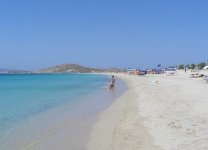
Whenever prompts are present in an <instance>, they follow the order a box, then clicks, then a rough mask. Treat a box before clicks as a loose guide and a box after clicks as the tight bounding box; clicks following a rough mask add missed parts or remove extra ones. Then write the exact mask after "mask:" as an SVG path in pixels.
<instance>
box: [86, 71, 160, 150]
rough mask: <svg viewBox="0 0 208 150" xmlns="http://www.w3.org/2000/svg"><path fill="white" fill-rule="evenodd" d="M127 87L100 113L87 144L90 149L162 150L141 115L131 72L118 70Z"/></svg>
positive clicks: (117, 76)
mask: <svg viewBox="0 0 208 150" xmlns="http://www.w3.org/2000/svg"><path fill="white" fill-rule="evenodd" d="M115 76H116V78H120V79H122V80H123V81H124V82H125V83H126V85H127V90H126V91H125V92H124V93H123V94H122V95H121V96H120V97H118V98H117V99H116V100H115V101H114V102H113V103H112V104H111V105H110V106H109V107H108V108H107V109H106V110H104V111H103V112H102V113H101V114H100V115H99V116H98V121H97V122H96V123H95V125H94V127H93V129H92V131H91V134H90V138H89V141H88V144H87V149H88V150H98V149H99V150H126V149H129V150H136V149H146V150H160V148H159V147H157V146H155V145H154V144H153V142H152V137H151V135H150V134H149V133H148V131H147V130H148V129H147V128H146V127H144V125H143V123H142V122H143V121H142V118H139V117H138V99H137V98H138V95H137V91H136V90H135V88H134V83H133V82H132V80H131V79H129V77H130V78H131V76H128V75H123V74H115Z"/></svg>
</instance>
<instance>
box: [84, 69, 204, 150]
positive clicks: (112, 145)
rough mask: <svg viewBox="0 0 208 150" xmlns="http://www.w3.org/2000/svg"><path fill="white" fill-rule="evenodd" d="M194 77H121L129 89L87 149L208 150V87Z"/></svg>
mask: <svg viewBox="0 0 208 150" xmlns="http://www.w3.org/2000/svg"><path fill="white" fill-rule="evenodd" d="M202 73H203V72H202ZM206 73H207V72H206ZM190 74H191V72H188V73H184V72H182V71H177V73H176V74H175V75H173V76H168V75H166V74H162V75H146V76H134V75H132V76H130V75H122V74H118V75H116V77H117V78H121V79H122V80H124V81H125V83H126V84H127V87H128V89H127V91H126V92H125V93H124V94H123V95H122V96H120V97H119V98H117V99H116V100H115V101H114V102H113V103H112V104H111V105H110V106H109V107H108V108H107V109H106V110H104V111H103V112H102V113H101V114H100V115H99V117H98V120H97V122H96V124H95V125H94V126H93V129H92V131H91V134H90V138H89V141H88V144H87V149H88V150H98V149H99V150H106V149H107V150H127V149H128V150H137V149H141V150H179V149H183V150H196V149H198V150H205V149H208V147H207V139H208V129H207V126H208V111H207V107H206V106H207V105H208V102H207V98H208V94H207V91H208V86H207V84H206V83H205V81H203V80H202V78H190Z"/></svg>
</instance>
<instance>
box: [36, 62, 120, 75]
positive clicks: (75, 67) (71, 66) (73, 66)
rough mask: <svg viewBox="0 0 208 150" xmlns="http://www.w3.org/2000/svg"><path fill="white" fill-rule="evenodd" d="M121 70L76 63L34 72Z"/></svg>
mask: <svg viewBox="0 0 208 150" xmlns="http://www.w3.org/2000/svg"><path fill="white" fill-rule="evenodd" d="M120 71H121V70H119V69H116V68H110V69H97V68H89V67H84V66H81V65H77V64H63V65H57V66H54V67H49V68H44V69H40V70H37V71H35V72H34V73H64V72H71V73H101V72H120Z"/></svg>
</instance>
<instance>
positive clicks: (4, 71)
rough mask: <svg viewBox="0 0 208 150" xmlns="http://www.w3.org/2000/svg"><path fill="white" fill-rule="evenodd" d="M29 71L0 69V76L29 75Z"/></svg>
mask: <svg viewBox="0 0 208 150" xmlns="http://www.w3.org/2000/svg"><path fill="white" fill-rule="evenodd" d="M29 73H31V71H24V70H15V69H0V74H29Z"/></svg>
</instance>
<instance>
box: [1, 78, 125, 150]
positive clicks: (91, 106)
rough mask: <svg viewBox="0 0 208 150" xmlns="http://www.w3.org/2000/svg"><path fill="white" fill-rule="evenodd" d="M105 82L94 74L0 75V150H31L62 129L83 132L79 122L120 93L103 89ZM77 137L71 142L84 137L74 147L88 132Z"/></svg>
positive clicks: (101, 108) (86, 118)
mask: <svg viewBox="0 0 208 150" xmlns="http://www.w3.org/2000/svg"><path fill="white" fill-rule="evenodd" d="M108 78H109V77H108V76H105V75H93V74H44V75H0V149H1V150H10V149H11V150H19V149H33V147H35V146H40V145H41V144H42V143H43V141H46V140H47V139H49V138H50V137H52V135H55V134H56V133H58V132H59V131H61V130H62V129H63V128H65V127H69V126H71V129H69V130H71V131H72V129H73V130H74V131H76V130H77V129H78V128H76V126H79V129H80V128H82V127H81V126H80V122H83V120H92V119H88V118H90V117H91V116H93V115H94V114H96V113H98V112H100V111H101V110H103V109H104V108H105V107H107V106H108V105H109V104H110V103H111V102H112V100H113V99H115V97H116V96H118V95H119V94H120V93H121V91H122V90H119V88H117V90H115V91H112V92H109V91H108V90H106V89H105V88H104V87H105V86H106V83H107V81H108ZM118 84H120V87H122V86H121V85H122V83H119V82H118ZM121 89H124V88H121ZM90 122H92V121H90ZM90 124H92V123H90ZM89 129H90V128H87V129H86V130H89ZM71 131H70V133H71ZM77 131H78V130H77ZM83 131H85V129H84V130H83ZM76 133H77V132H76ZM79 134H80V136H79V135H76V136H73V134H72V135H70V138H71V139H72V140H73V137H76V138H79V137H85V138H83V141H81V140H80V143H79V142H78V143H77V145H80V144H83V143H84V140H86V137H87V132H86V133H84V134H85V135H82V133H81V132H80V133H79ZM77 145H76V144H75V145H73V144H72V143H71V144H69V145H67V146H68V147H69V148H70V146H73V147H75V148H76V147H77ZM38 149H40V148H38ZM79 149H80V147H79Z"/></svg>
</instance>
